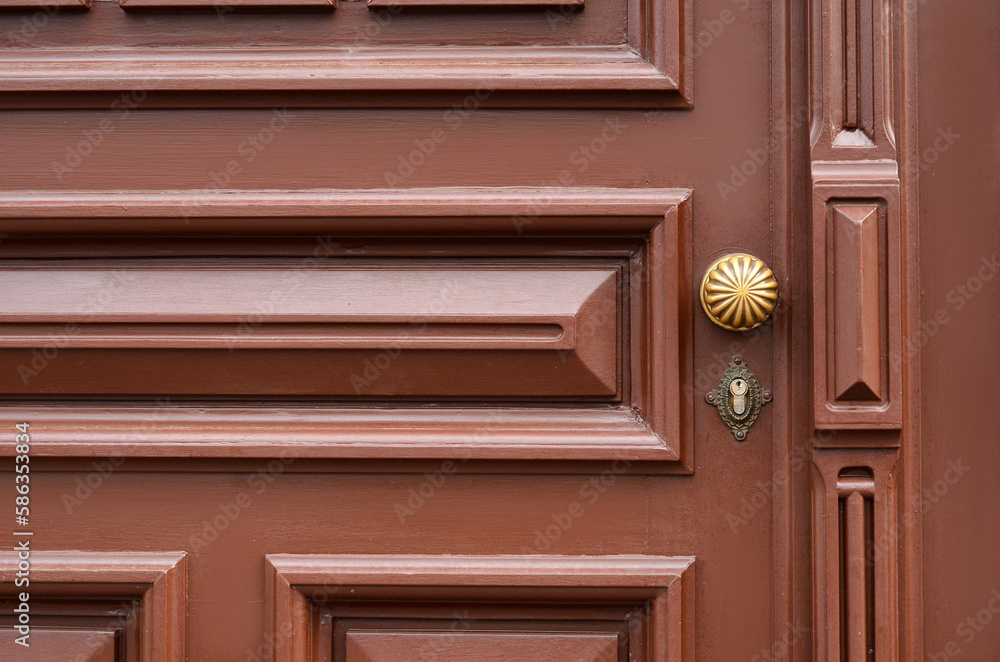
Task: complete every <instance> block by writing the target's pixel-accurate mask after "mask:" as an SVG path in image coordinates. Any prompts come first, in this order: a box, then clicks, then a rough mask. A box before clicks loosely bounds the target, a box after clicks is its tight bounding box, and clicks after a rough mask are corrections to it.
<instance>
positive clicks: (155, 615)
mask: <svg viewBox="0 0 1000 662" xmlns="http://www.w3.org/2000/svg"><path fill="white" fill-rule="evenodd" d="M30 560H31V576H30V580H31V584H30V587H29V588H27V589H18V588H17V587H15V585H14V579H15V573H16V572H17V569H18V555H17V553H16V552H0V586H3V593H4V594H5V595H17V593H18V592H19V591H20V590H27V591H28V592H29V594H30V595H31V596H33V597H34V598H36V599H37V598H43V597H44V598H45V605H44V606H43V605H41V603H40V602H39V601H36V602H33V603H32V613H33V614H35V616H34V617H33V627H32V629H33V630H35V628H36V626H37V624H39V623H40V622H43V619H44V622H47V623H50V624H52V623H55V624H56V627H57V628H58V622H59V618H60V617H69V616H74V617H78V616H79V615H80V614H81V613H83V614H86V610H87V608H88V605H90V604H96V601H97V600H98V599H100V598H113V599H114V600H117V601H121V600H122V599H125V600H129V601H136V604H135V606H134V608H133V609H132V610H131V611H130V612H129V614H127V616H126V619H121V618H119V619H118V620H117V621H116V622H114V623H112V624H111V625H108V624H105V623H102V625H101V630H102V631H103V630H106V629H108V627H111V628H113V629H114V630H121V631H122V632H125V631H126V630H129V632H128V633H125V634H124V635H123V636H121V637H120V639H121V640H122V643H121V645H122V646H124V647H125V649H126V650H134V651H135V652H136V654H137V657H136V658H135V659H137V660H139V662H184V661H185V660H186V659H187V655H186V646H187V632H186V629H185V625H186V619H187V556H186V554H185V553H184V552H69V551H65V552H64V551H47V550H38V551H32V552H31V559H30ZM39 607H40V608H41V611H39ZM32 636H44V634H37V635H32ZM128 659H133V658H132V657H129V658H128Z"/></svg>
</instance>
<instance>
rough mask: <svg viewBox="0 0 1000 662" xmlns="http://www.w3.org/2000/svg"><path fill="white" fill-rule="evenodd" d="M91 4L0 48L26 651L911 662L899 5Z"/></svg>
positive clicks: (906, 241) (906, 29) (913, 542)
mask: <svg viewBox="0 0 1000 662" xmlns="http://www.w3.org/2000/svg"><path fill="white" fill-rule="evenodd" d="M911 4H912V3H911ZM8 8H10V7H8ZM83 9H86V10H85V11H76V12H70V11H65V12H62V11H55V12H54V13H53V14H52V15H51V16H49V15H47V16H48V18H47V19H46V25H45V26H44V29H38V30H36V31H34V33H32V34H24V33H23V32H18V31H19V30H21V26H22V25H23V23H22V21H21V19H23V18H24V17H25V11H24V9H23V7H22V9H20V10H18V9H16V8H14V11H12V12H4V13H2V14H0V35H2V34H7V35H8V41H10V42H12V44H14V45H16V46H17V47H16V48H9V49H6V50H5V51H4V52H3V53H2V54H0V84H2V85H3V86H4V89H6V90H9V91H10V94H9V95H8V96H7V97H5V99H4V100H3V104H4V107H5V108H6V109H7V110H5V111H4V119H5V127H6V129H7V131H8V135H7V136H6V138H8V140H6V144H7V145H8V147H9V149H10V153H11V154H12V155H13V157H14V158H11V159H8V160H6V161H5V162H4V163H3V164H0V233H3V235H4V236H3V237H2V241H0V289H2V290H3V292H4V293H5V294H4V296H3V297H0V375H2V377H0V435H2V434H3V432H2V430H3V429H8V430H9V431H10V432H11V439H13V433H14V425H15V424H16V423H18V422H21V421H27V422H29V423H30V425H31V435H32V444H31V472H32V473H31V478H32V481H31V490H32V492H31V494H32V527H33V528H34V529H35V531H34V537H33V538H32V544H33V550H37V552H33V554H37V556H34V557H33V558H34V559H35V561H36V563H35V565H34V569H35V570H34V571H35V572H36V574H35V575H34V576H33V579H32V581H33V587H34V588H33V589H32V590H33V592H34V597H33V599H34V600H37V601H38V602H37V607H35V606H33V609H36V611H35V612H34V614H35V618H36V619H37V620H35V621H33V628H34V632H35V634H34V635H33V636H38V637H39V639H38V641H41V637H44V636H46V634H48V635H50V637H51V642H53V643H52V644H51V645H52V646H54V647H56V649H57V650H59V651H60V652H59V653H58V655H72V656H76V655H78V654H83V652H84V649H85V648H86V647H87V646H88V645H89V644H88V643H87V642H89V641H91V638H92V637H96V638H98V639H100V638H102V637H103V639H102V640H105V639H107V638H108V633H111V636H112V637H113V638H114V640H115V642H116V644H115V645H116V648H115V649H114V651H113V654H111V655H110V657H108V654H107V653H106V652H101V653H100V654H101V655H104V656H105V657H108V659H114V660H117V661H127V662H149V661H150V660H156V661H157V662H175V661H179V660H191V661H192V662H196V661H197V662H201V661H208V660H212V661H213V662H214V661H216V660H233V661H243V660H247V661H249V660H260V661H262V660H268V661H269V662H306V661H307V660H308V661H313V662H335V661H336V662H362V661H363V660H369V661H371V662H381V661H383V660H407V659H413V660H417V659H419V660H422V661H424V662H459V661H465V660H485V661H490V660H493V661H495V662H500V661H501V660H503V661H506V662H517V661H518V660H521V659H527V658H531V659H536V658H537V659H554V660H561V659H567V660H570V659H573V660H581V662H590V661H591V660H601V661H602V662H607V661H610V660H615V661H616V662H697V661H698V660H705V661H709V660H753V659H769V658H770V659H779V658H780V659H787V660H791V661H792V662H807V661H814V662H844V660H847V662H860V661H861V660H865V661H866V662H871V660H872V659H875V660H897V659H898V660H906V661H908V662H911V661H912V662H917V661H918V660H921V659H922V657H923V655H922V653H923V651H922V648H923V643H924V637H923V629H922V624H923V616H924V615H925V613H926V612H922V611H921V609H922V603H921V602H920V588H921V582H923V581H925V580H926V578H927V576H928V573H927V571H926V570H925V569H922V566H921V562H922V561H923V559H922V558H921V556H920V554H921V547H920V544H921V540H922V535H921V524H922V522H921V521H920V520H919V519H915V518H914V516H913V515H914V512H915V511H914V505H913V504H914V503H915V502H914V497H915V496H917V495H919V494H920V493H921V473H920V460H921V453H922V452H924V453H925V457H927V458H930V459H931V460H932V461H933V459H934V458H935V456H934V455H933V453H934V452H937V451H924V450H923V445H922V443H921V438H920V434H919V432H920V425H921V424H929V425H931V426H933V425H935V424H939V423H940V421H939V420H938V418H937V417H938V416H944V414H943V413H942V411H943V410H939V409H938V408H937V407H936V405H930V406H929V405H928V404H927V403H926V402H924V401H921V400H920V399H919V398H918V396H919V393H920V392H921V387H922V386H926V385H927V383H928V380H929V379H934V378H936V375H935V371H934V369H931V370H930V371H929V374H927V375H924V376H922V373H921V370H922V368H923V367H924V366H923V365H922V364H921V363H920V356H919V355H918V354H917V353H913V352H910V351H908V349H907V348H908V347H909V343H910V342H911V341H912V339H913V338H915V337H916V334H917V333H918V330H920V329H921V328H922V327H921V324H920V322H921V316H920V311H919V305H920V303H919V288H918V287H917V280H916V277H917V275H918V271H919V266H920V265H921V263H920V260H923V259H924V257H923V256H922V255H921V254H918V253H917V252H916V251H917V248H918V247H919V246H920V243H919V242H918V234H919V232H918V228H921V227H922V226H920V225H918V224H917V213H916V212H917V211H918V209H917V205H916V201H917V199H916V197H915V196H916V191H917V188H916V170H915V167H914V163H915V161H914V159H918V158H919V156H917V146H918V141H917V140H916V137H917V136H916V134H915V130H916V127H917V126H920V127H921V129H920V131H921V136H924V137H923V138H921V139H925V138H926V136H925V134H926V129H925V128H924V127H923V125H922V124H920V125H918V123H917V110H918V108H917V106H916V101H917V98H916V97H915V94H914V90H915V87H914V84H915V62H916V58H915V54H916V41H915V38H916V32H915V26H916V13H915V10H914V9H912V8H910V7H908V6H907V3H906V2H904V1H903V0H891V1H890V0H887V1H886V2H884V3H883V2H881V1H879V2H868V1H867V0H857V1H855V0H811V1H810V2H808V3H805V2H803V3H797V2H769V3H743V2H732V1H730V0H698V1H692V0H663V1H657V2H650V1H647V0H594V1H593V2H591V1H590V0H587V3H586V5H585V6H584V4H583V3H582V2H576V1H575V0H572V1H570V0H568V1H566V2H534V1H532V0H524V1H521V0H517V1H507V0H503V1H492V0H485V1H483V2H479V1H478V0H471V1H469V2H465V1H459V0H456V1H455V2H450V1H437V0H427V1H425V0H413V1H410V0H405V1H404V0H400V1H399V2H394V1H392V0H386V1H385V2H377V1H375V0H372V1H371V2H367V3H363V2H340V3H333V2H318V1H317V2H313V0H301V1H299V0H294V1H291V2H284V1H278V2H256V0H254V1H253V2H246V3H240V2H234V3H229V4H225V3H224V4H220V3H203V2H199V1H198V0H122V1H121V2H120V3H116V2H99V3H94V4H93V6H90V7H89V8H83ZM695 86H697V90H698V93H697V97H695V95H694V89H695ZM918 167H919V166H918ZM923 231H924V232H927V230H923ZM731 252H747V253H751V254H753V255H757V256H759V257H761V258H762V259H763V260H764V261H765V262H767V264H768V265H769V266H771V267H772V268H773V269H774V271H775V273H776V274H777V277H778V280H779V285H780V289H781V297H782V299H781V301H780V302H779V306H778V308H777V310H776V312H775V313H774V315H773V317H772V318H771V320H769V321H768V322H767V323H766V324H765V325H763V326H762V327H760V328H759V329H757V330H755V331H753V332H749V333H746V334H736V333H732V332H728V331H724V330H722V329H720V328H718V327H716V326H714V325H713V324H712V323H711V322H710V321H709V320H708V319H706V318H705V317H704V316H703V315H702V314H701V311H700V309H699V307H698V305H697V301H698V294H699V293H698V292H697V289H696V286H697V284H698V283H700V281H701V275H702V273H703V271H704V269H705V268H706V267H707V266H708V265H710V264H711V263H712V262H713V261H714V260H715V259H717V258H718V257H720V256H721V255H724V254H727V253H731ZM933 264H936V263H932V265H933ZM938 266H940V265H938ZM736 355H739V356H742V357H744V359H745V360H746V362H747V364H748V365H751V366H753V369H754V370H755V371H756V374H757V377H758V378H759V380H760V382H761V384H762V385H763V386H764V387H765V388H768V389H770V390H771V391H772V392H773V393H774V400H773V402H772V403H771V404H769V405H768V407H766V408H765V409H764V411H763V413H762V414H761V416H760V418H759V420H758V421H757V422H756V424H755V425H754V427H753V428H752V430H751V431H750V434H749V435H748V437H747V439H746V441H743V442H737V441H736V440H734V439H733V437H732V435H731V434H730V433H729V430H728V429H726V427H725V426H724V425H723V424H722V422H721V421H720V420H719V417H718V414H717V412H716V410H715V409H714V408H713V407H711V406H709V405H707V404H706V403H705V402H704V395H705V393H706V392H708V391H709V390H711V389H712V388H714V387H715V385H716V384H717V382H718V379H719V377H720V376H721V373H722V371H723V370H725V368H726V366H727V365H728V364H729V362H730V361H731V360H732V358H733V357H734V356H736ZM0 443H6V442H2V441H0ZM2 448H3V451H2V455H3V457H4V462H5V470H6V472H5V476H10V477H12V478H13V477H15V474H13V473H12V472H10V469H13V467H14V464H15V463H14V462H13V461H12V456H14V455H15V453H14V452H13V451H12V450H11V448H12V446H11V445H4V446H2ZM925 473H926V467H925ZM917 498H919V497H917ZM930 529H931V532H932V535H940V531H938V530H936V529H935V528H934V526H933V525H932V526H931V527H930ZM930 540H931V542H932V543H933V541H934V539H933V538H931V539H930ZM0 561H2V564H0V575H2V577H0V579H2V580H3V582H4V583H3V587H4V592H3V594H2V596H0V598H2V599H0V603H2V604H3V606H4V609H5V611H3V612H2V614H0V621H2V622H3V623H4V624H12V623H13V620H12V617H11V614H13V607H14V604H15V602H16V600H17V599H18V598H17V596H16V595H15V594H14V590H13V589H14V587H13V585H12V581H11V579H12V573H13V570H14V568H16V563H17V559H16V556H15V555H12V554H11V553H10V552H7V553H4V554H0ZM695 568H697V574H695ZM924 568H926V566H924ZM33 604H34V603H33ZM934 627H935V626H934V625H933V624H932V627H931V629H930V632H935V630H934ZM66 633H73V634H72V636H71V635H69V634H66ZM0 645H3V646H4V654H5V655H6V652H7V649H8V648H9V646H16V644H12V643H10V642H7V641H6V640H3V641H0ZM102 650H103V649H102ZM15 651H16V652H17V653H19V652H20V651H19V650H16V649H15ZM873 656H874V657H873ZM5 659H6V657H5ZM15 659H19V658H15Z"/></svg>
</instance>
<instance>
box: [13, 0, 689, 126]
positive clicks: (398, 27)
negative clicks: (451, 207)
mask: <svg viewBox="0 0 1000 662" xmlns="http://www.w3.org/2000/svg"><path fill="white" fill-rule="evenodd" d="M22 1H25V2H34V1H35V0H0V2H5V3H15V2H17V3H19V2H22ZM61 1H63V2H68V1H70V0H61ZM79 1H80V0H73V2H79ZM618 1H619V2H621V3H622V5H623V7H622V11H621V12H604V13H599V12H597V11H596V10H595V11H593V12H588V15H587V16H586V17H585V16H584V15H583V12H580V13H579V16H572V15H570V13H571V10H573V9H574V8H576V7H578V6H580V5H582V0H474V1H470V2H466V1H465V0H462V1H461V2H458V1H452V0H373V3H372V4H371V6H370V7H369V10H370V11H369V15H367V16H358V15H355V14H353V13H351V15H350V17H347V16H346V15H345V16H344V17H341V16H340V15H341V14H347V12H348V10H346V9H340V10H337V11H334V12H332V13H331V18H330V21H331V22H330V24H329V26H328V27H324V28H322V29H320V28H317V30H316V31H315V32H313V33H310V34H314V35H315V36H314V37H312V38H313V39H322V41H313V42H310V41H308V39H309V38H308V37H305V36H300V35H297V34H296V33H295V31H294V30H289V31H288V34H283V35H282V36H281V38H280V41H281V43H278V44H268V45H259V44H256V43H253V42H246V43H240V42H239V41H238V40H237V41H236V42H235V43H234V42H233V41H232V40H230V41H227V42H225V44H224V47H221V46H223V44H214V43H213V41H214V40H217V39H218V34H219V32H218V30H217V24H216V20H217V17H215V16H211V18H213V19H216V20H213V22H212V23H208V24H206V23H205V22H204V21H203V20H199V18H198V17H199V13H198V12H194V13H191V12H190V11H186V13H185V14H184V16H189V17H190V18H189V20H190V22H191V27H190V33H189V36H190V37H191V42H192V45H190V46H181V45H173V46H171V45H164V46H158V47H155V48H154V47H146V46H135V45H131V43H130V41H129V39H128V38H126V37H121V38H114V37H112V38H110V43H103V44H101V45H94V44H89V43H85V44H80V45H79V46H78V47H76V45H75V44H73V43H55V42H46V36H45V35H44V34H42V35H41V36H40V37H39V38H38V39H36V40H34V41H33V42H32V43H31V44H30V48H16V49H8V50H7V51H5V52H3V53H0V86H2V87H3V89H5V90H7V91H8V92H16V91H21V92H38V91H46V92H59V91H107V90H142V91H147V92H149V91H156V90H165V91H172V90H182V91H213V92H229V91H252V90H264V91H271V90H306V91H315V92H319V91H337V92H342V93H357V94H360V95H373V94H380V95H381V96H380V97H379V99H380V101H378V102H377V104H378V105H384V104H389V105H399V104H405V101H404V100H403V99H401V98H400V93H409V94H411V95H412V97H413V99H416V103H417V105H419V106H422V107H426V106H427V105H428V104H431V105H437V106H443V107H451V106H453V105H454V104H455V103H456V101H458V102H461V101H462V99H461V97H460V96H456V94H454V93H455V92H457V93H460V94H462V93H464V94H471V95H472V96H471V97H470V98H471V102H474V103H475V105H476V107H478V106H479V105H481V104H484V103H486V102H487V100H489V99H491V97H493V96H494V95H495V94H496V93H500V94H499V95H498V96H502V95H503V93H517V94H520V95H521V97H522V98H523V100H524V101H525V102H526V103H528V104H530V105H555V106H566V105H570V106H572V105H576V104H583V105H585V106H586V107H594V106H595V105H597V106H609V105H610V106H614V107H618V106H623V105H624V106H638V107H647V106H651V107H663V106H676V107H689V106H690V105H691V102H692V87H691V70H692V62H693V60H692V49H691V43H692V30H691V27H690V25H691V21H690V17H691V13H692V9H691V0H618ZM46 4H48V2H47V0H46ZM100 4H101V6H99V7H94V8H92V9H91V10H90V12H89V15H90V16H89V20H90V21H91V22H92V23H106V24H107V26H108V27H106V28H105V30H106V31H107V33H108V34H109V35H115V34H116V33H118V32H121V31H127V30H129V29H130V26H129V24H127V23H121V22H120V20H119V19H118V18H115V17H111V16H108V15H107V9H108V8H106V7H105V6H104V4H103V3H100ZM529 4H530V5H534V6H535V7H534V8H533V7H530V6H528V5H529ZM120 5H121V9H119V10H118V11H121V10H122V9H124V10H159V11H168V10H178V11H181V10H193V9H199V8H200V9H204V10H205V11H204V12H202V14H218V17H225V16H226V15H227V14H229V13H231V12H239V11H241V10H244V9H245V10H248V12H247V13H246V14H245V16H244V18H246V17H248V16H249V17H251V18H248V20H250V21H258V20H263V19H256V18H252V16H253V14H254V10H257V11H258V12H259V11H260V10H264V9H267V10H272V9H273V10H274V11H271V12H269V15H270V16H274V15H275V12H279V13H280V12H281V11H285V12H290V11H302V10H315V11H329V10H333V9H334V8H335V1H334V0H120ZM418 5H419V6H432V7H437V8H447V10H448V12H449V13H451V12H458V11H463V10H469V11H480V10H481V8H482V7H492V8H497V7H500V8H503V6H506V7H507V8H508V9H511V10H515V9H521V10H523V9H529V10H532V11H530V12H528V14H529V20H531V21H534V22H535V23H538V24H539V25H542V24H543V23H541V21H543V20H544V19H542V18H539V17H540V16H541V15H542V14H543V13H544V12H543V11H535V9H541V10H544V9H545V7H547V6H548V7H552V6H556V7H557V10H558V11H563V10H565V11H566V16H563V15H562V13H559V14H558V19H559V24H558V26H557V27H558V28H559V29H558V30H557V31H556V32H555V35H556V36H557V37H558V36H559V35H562V34H565V35H566V37H565V40H564V41H563V42H559V41H556V42H554V43H553V42H552V41H550V40H548V39H546V40H545V41H544V42H539V41H538V38H537V37H536V36H530V35H533V34H535V33H536V32H538V25H534V27H531V28H530V29H526V34H527V35H529V36H525V37H523V38H521V39H520V40H519V41H515V42H514V43H509V42H505V41H504V40H491V39H488V38H485V39H480V40H478V41H477V40H475V39H472V40H471V41H470V35H469V34H467V33H463V32H461V30H459V29H458V28H457V27H456V26H454V25H450V24H449V25H443V26H442V28H441V30H440V31H439V33H434V32H433V31H432V33H433V34H437V35H438V37H439V38H438V41H437V43H420V38H421V33H420V32H419V31H415V32H413V34H414V35H415V36H414V41H413V43H409V42H407V43H408V45H405V46H400V45H398V44H399V43H402V42H400V41H398V39H399V35H400V34H402V35H404V38H405V36H406V35H408V34H410V31H411V28H410V25H409V24H408V22H407V20H406V19H405V18H403V17H398V16H396V14H397V13H399V10H400V9H401V8H402V7H404V6H410V7H416V6H418ZM502 14H503V15H506V16H508V18H507V19H504V18H502V16H501V17H500V18H498V19H497V20H500V21H504V20H508V21H509V20H510V19H509V15H510V12H506V11H505V12H502ZM491 16H492V15H491ZM491 16H486V17H485V19H486V20H492V19H491ZM530 16H534V17H535V18H533V19H530ZM58 18H59V20H60V21H65V20H68V19H67V17H62V16H60V17H58ZM201 18H202V19H204V18H207V17H206V16H204V15H202V16H201ZM581 20H586V21H592V22H595V21H596V22H602V23H603V25H601V26H600V27H601V28H602V29H604V30H606V31H607V32H608V33H613V34H620V35H622V37H623V40H609V41H608V42H607V43H591V40H589V39H583V40H578V39H577V38H576V37H575V36H574V35H575V33H574V32H572V31H569V30H568V29H567V27H566V26H568V25H570V24H572V25H575V22H577V21H581ZM390 21H394V22H395V23H394V24H393V25H392V33H393V35H394V36H395V39H394V40H392V41H388V42H385V43H380V42H381V41H382V40H383V39H384V34H385V25H387V24H388V23H389V22H390ZM564 22H565V25H564ZM508 25H509V23H500V24H499V25H498V31H499V32H506V31H507V30H508V29H509V28H508V27H507V26H508ZM529 27H530V26H529ZM452 29H454V30H458V31H457V32H454V33H452V32H448V30H452ZM590 29H591V30H593V28H590ZM548 33H549V35H550V36H551V35H552V34H553V30H552V24H551V23H549V24H548ZM487 34H489V33H487ZM132 41H134V39H133V40H132ZM116 42H120V43H116ZM480 42H483V43H482V45H469V44H477V43H480ZM494 42H495V43H494ZM610 90H614V91H617V92H618V93H619V94H617V95H608V94H591V93H596V92H602V91H610ZM389 93H392V94H389ZM546 95H548V96H547V97H546ZM371 98H372V97H371V96H368V97H366V99H367V101H365V102H364V103H365V105H371V103H372V101H371ZM325 99H326V103H329V104H332V105H340V104H344V103H350V102H349V100H347V99H342V98H341V97H339V96H334V95H329V96H327V97H325ZM21 102H23V104H27V106H31V104H33V103H39V102H38V101H33V100H32V99H31V98H30V97H27V96H25V97H22V98H21ZM411 103H412V100H411Z"/></svg>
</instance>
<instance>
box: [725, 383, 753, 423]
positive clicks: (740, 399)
mask: <svg viewBox="0 0 1000 662" xmlns="http://www.w3.org/2000/svg"><path fill="white" fill-rule="evenodd" d="M749 388H750V387H749V385H748V384H747V382H746V380H745V379H734V380H733V381H731V382H729V393H730V394H731V395H732V396H733V397H732V400H733V413H734V414H736V415H737V416H742V415H743V414H745V413H746V411H747V398H746V395H747V390H748V389H749Z"/></svg>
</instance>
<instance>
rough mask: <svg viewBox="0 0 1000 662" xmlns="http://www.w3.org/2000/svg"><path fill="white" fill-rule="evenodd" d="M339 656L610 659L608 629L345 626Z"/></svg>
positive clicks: (372, 659) (388, 661) (390, 660)
mask: <svg viewBox="0 0 1000 662" xmlns="http://www.w3.org/2000/svg"><path fill="white" fill-rule="evenodd" d="M346 643H347V646H346V655H345V657H344V660H343V662H422V661H423V660H426V659H431V658H430V657H429V656H433V660H434V662H468V661H469V660H476V661H477V662H511V661H512V660H532V661H534V660H563V661H566V662H614V661H616V660H618V635H617V634H616V633H610V632H468V631H465V632H454V631H439V632H421V631H410V632H407V631H395V632H394V631H384V632H383V631H363V630H362V631H349V632H348V633H347V637H346Z"/></svg>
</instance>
